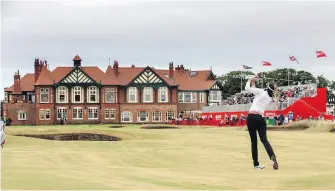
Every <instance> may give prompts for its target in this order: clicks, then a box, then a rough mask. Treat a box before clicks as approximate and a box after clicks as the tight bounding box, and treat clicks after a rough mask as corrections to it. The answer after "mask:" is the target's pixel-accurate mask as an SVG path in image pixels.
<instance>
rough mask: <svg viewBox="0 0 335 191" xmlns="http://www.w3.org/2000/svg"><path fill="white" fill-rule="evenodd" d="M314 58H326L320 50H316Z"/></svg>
mask: <svg viewBox="0 0 335 191" xmlns="http://www.w3.org/2000/svg"><path fill="white" fill-rule="evenodd" d="M315 52H316V57H317V58H321V57H327V56H326V54H325V53H324V52H322V51H320V50H316V51H315Z"/></svg>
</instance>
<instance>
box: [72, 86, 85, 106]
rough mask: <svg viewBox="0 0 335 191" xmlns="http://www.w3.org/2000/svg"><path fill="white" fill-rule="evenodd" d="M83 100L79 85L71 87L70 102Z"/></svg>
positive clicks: (81, 89)
mask: <svg viewBox="0 0 335 191" xmlns="http://www.w3.org/2000/svg"><path fill="white" fill-rule="evenodd" d="M82 101H83V88H82V87H80V86H75V87H73V88H72V102H73V103H82Z"/></svg>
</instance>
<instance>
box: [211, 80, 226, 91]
mask: <svg viewBox="0 0 335 191" xmlns="http://www.w3.org/2000/svg"><path fill="white" fill-rule="evenodd" d="M209 90H221V91H223V86H222V85H221V83H220V82H219V81H216V82H215V84H214V85H213V86H212V87H211V88H210V89H209Z"/></svg>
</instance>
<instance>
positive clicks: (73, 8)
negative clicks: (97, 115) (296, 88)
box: [0, 0, 335, 98]
mask: <svg viewBox="0 0 335 191" xmlns="http://www.w3.org/2000/svg"><path fill="white" fill-rule="evenodd" d="M97 2H99V3H97ZM1 9H2V10H1V16H2V17H1V25H2V28H1V38H2V39H1V40H2V41H1V46H2V47H1V64H2V65H1V73H2V76H1V77H2V83H1V84H2V85H3V87H6V86H10V85H11V84H12V83H13V74H14V72H15V71H16V70H18V69H19V70H20V74H21V75H24V74H25V73H28V72H33V63H34V58H35V57H39V58H42V59H46V60H48V63H49V64H50V69H53V68H55V67H57V66H71V65H72V59H73V57H74V56H75V55H76V54H79V55H80V57H81V58H82V60H83V61H82V65H84V66H92V65H94V66H99V67H100V68H101V69H102V70H105V69H106V67H107V65H108V59H109V58H110V59H111V60H114V59H116V60H119V65H120V66H131V64H135V65H136V66H147V65H149V66H154V67H157V68H167V67H168V63H169V62H171V61H173V62H174V64H175V65H177V64H184V66H185V67H186V68H191V69H209V68H210V66H212V68H213V71H214V73H216V74H218V75H220V74H224V73H227V72H228V71H231V70H239V69H241V65H242V64H244V65H248V66H252V67H254V69H253V71H254V72H259V71H262V70H264V69H265V70H269V69H274V68H283V67H293V68H295V69H304V70H307V71H310V72H312V73H313V74H315V75H320V74H323V75H324V76H326V77H327V78H329V79H330V80H335V75H334V73H335V49H334V47H335V24H334V23H335V2H329V1H328V2H319V1H315V2H308V1H307V2H301V1H297V2H273V1H271V2H264V1H258V2H248V1H245V2H228V1H212V2H209V1H193V2H192V1H172V2H168V1H126V0H122V1H121V0H115V1H107V0H106V1H66V2H65V1H59V2H56V1H54V2H50V1H49V2H47V1H39V2H38V1H37V2H36V1H34V2H29V1H16V2H11V1H6V2H3V1H2V7H1ZM315 50H322V51H324V52H325V53H326V54H327V56H328V57H327V58H322V59H317V58H316V55H315ZM288 54H292V55H294V56H295V57H296V58H297V59H298V60H299V62H300V65H297V64H295V63H291V62H290V61H289V59H288ZM262 60H265V61H269V62H271V63H272V64H273V66H272V67H271V68H270V67H267V68H264V67H263V66H261V61H262ZM0 92H1V93H0V97H1V98H2V97H3V92H2V91H0Z"/></svg>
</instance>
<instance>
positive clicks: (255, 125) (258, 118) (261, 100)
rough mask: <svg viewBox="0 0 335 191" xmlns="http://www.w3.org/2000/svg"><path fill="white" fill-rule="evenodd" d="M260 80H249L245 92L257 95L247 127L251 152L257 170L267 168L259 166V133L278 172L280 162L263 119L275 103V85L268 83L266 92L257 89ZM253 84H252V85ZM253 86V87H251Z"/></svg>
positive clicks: (250, 111) (254, 78)
mask: <svg viewBox="0 0 335 191" xmlns="http://www.w3.org/2000/svg"><path fill="white" fill-rule="evenodd" d="M257 79H258V77H257V76H254V77H252V78H250V79H249V80H248V82H247V83H246V86H245V90H246V91H247V92H249V93H252V94H254V95H255V98H254V100H253V102H252V105H251V108H250V110H249V114H248V117H247V127H248V131H249V135H250V139H251V151H252V159H253V163H254V168H255V169H264V168H265V166H264V165H261V164H259V161H258V148H257V132H258V135H259V137H260V140H261V142H262V143H263V145H264V147H265V150H266V152H267V154H268V155H269V158H270V160H272V162H273V169H274V170H278V168H279V166H278V162H277V159H276V155H275V154H274V151H273V149H272V147H271V144H270V143H269V141H268V139H267V137H266V128H267V127H266V122H265V119H264V117H263V115H264V111H265V109H266V108H267V106H268V105H269V103H270V102H272V101H273V97H274V93H275V85H274V84H273V83H268V84H267V88H266V89H265V90H263V89H260V88H256V87H255V81H256V80H257ZM250 83H251V84H250ZM250 85H251V86H250Z"/></svg>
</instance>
